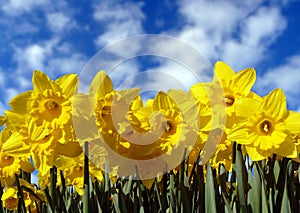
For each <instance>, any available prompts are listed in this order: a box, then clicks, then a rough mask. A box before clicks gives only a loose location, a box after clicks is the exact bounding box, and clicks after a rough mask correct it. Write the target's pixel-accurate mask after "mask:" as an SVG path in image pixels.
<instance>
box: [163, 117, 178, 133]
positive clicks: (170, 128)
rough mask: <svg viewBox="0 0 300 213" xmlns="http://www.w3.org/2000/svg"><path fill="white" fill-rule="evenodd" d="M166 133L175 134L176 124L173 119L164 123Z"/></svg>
mask: <svg viewBox="0 0 300 213" xmlns="http://www.w3.org/2000/svg"><path fill="white" fill-rule="evenodd" d="M163 128H164V131H165V133H167V134H168V135H171V134H174V133H175V132H176V124H174V122H172V121H171V120H167V121H166V122H165V123H164V125H163Z"/></svg>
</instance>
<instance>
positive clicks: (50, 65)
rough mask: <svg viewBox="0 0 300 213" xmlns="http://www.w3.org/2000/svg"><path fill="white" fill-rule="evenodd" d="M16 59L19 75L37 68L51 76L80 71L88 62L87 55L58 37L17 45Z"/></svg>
mask: <svg viewBox="0 0 300 213" xmlns="http://www.w3.org/2000/svg"><path fill="white" fill-rule="evenodd" d="M14 60H15V61H16V62H17V69H16V74H17V75H23V76H24V75H25V74H26V73H30V75H31V73H32V71H33V70H35V69H37V70H41V71H44V72H46V73H48V74H49V75H50V77H57V76H58V75H62V74H66V73H79V72H80V71H81V69H82V68H83V66H84V65H85V63H86V62H87V59H86V57H85V56H84V55H83V54H81V53H79V52H77V51H75V50H74V48H73V45H71V44H70V43H66V42H60V40H59V39H58V38H52V39H50V40H47V41H43V42H40V43H37V44H31V45H28V46H26V47H24V48H21V47H15V54H14ZM23 83H25V82H23Z"/></svg>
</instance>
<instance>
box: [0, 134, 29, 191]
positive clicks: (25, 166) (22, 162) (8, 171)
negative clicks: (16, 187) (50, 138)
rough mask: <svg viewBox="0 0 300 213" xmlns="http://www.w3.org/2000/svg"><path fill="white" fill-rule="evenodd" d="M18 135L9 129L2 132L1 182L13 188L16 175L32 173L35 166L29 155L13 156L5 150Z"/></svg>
mask: <svg viewBox="0 0 300 213" xmlns="http://www.w3.org/2000/svg"><path fill="white" fill-rule="evenodd" d="M15 134H16V133H11V131H9V130H8V129H3V130H2V131H1V132H0V181H1V184H2V185H5V184H6V185H7V186H12V185H13V184H14V182H15V175H16V174H20V172H21V170H23V171H26V172H29V173H30V172H32V171H33V170H34V168H33V166H32V165H31V163H30V161H29V155H27V157H26V155H24V153H22V154H20V155H19V156H17V157H16V156H11V155H10V154H8V153H6V152H5V151H4V150H3V147H4V148H5V146H6V143H10V142H9V140H11V139H12V138H13V137H14V135H15Z"/></svg>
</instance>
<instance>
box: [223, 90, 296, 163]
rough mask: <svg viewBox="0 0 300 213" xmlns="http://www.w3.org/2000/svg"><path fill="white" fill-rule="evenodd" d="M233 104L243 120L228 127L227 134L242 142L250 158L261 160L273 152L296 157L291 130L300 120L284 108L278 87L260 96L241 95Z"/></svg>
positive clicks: (282, 97)
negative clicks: (228, 131)
mask: <svg viewBox="0 0 300 213" xmlns="http://www.w3.org/2000/svg"><path fill="white" fill-rule="evenodd" d="M235 108H236V109H235V110H236V114H237V116H239V117H242V118H244V120H243V121H242V122H240V123H238V124H237V125H236V126H235V127H234V128H233V129H232V130H231V132H230V134H229V135H228V138H229V139H230V140H232V141H236V142H237V143H239V144H243V145H245V146H246V150H247V153H248V154H249V156H250V157H251V158H252V160H254V161H258V160H262V159H265V158H267V157H269V156H270V155H272V154H273V153H275V154H277V155H280V156H285V157H297V150H296V146H295V144H294V143H293V141H292V134H291V131H293V130H294V129H297V128H298V129H299V126H300V120H297V118H299V116H298V115H296V114H294V113H292V112H290V111H288V110H287V108H286V97H285V95H284V93H283V91H282V90H281V89H276V90H273V91H272V92H270V93H269V94H268V95H267V96H265V97H263V98H261V99H260V100H258V99H257V98H256V99H251V98H245V99H241V100H239V101H237V103H236V106H235ZM295 118H296V119H295Z"/></svg>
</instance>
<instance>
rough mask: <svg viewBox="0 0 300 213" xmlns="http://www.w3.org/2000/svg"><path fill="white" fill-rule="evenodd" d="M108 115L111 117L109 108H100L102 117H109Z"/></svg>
mask: <svg viewBox="0 0 300 213" xmlns="http://www.w3.org/2000/svg"><path fill="white" fill-rule="evenodd" d="M109 115H111V107H110V106H104V107H103V108H102V117H105V116H109Z"/></svg>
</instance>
